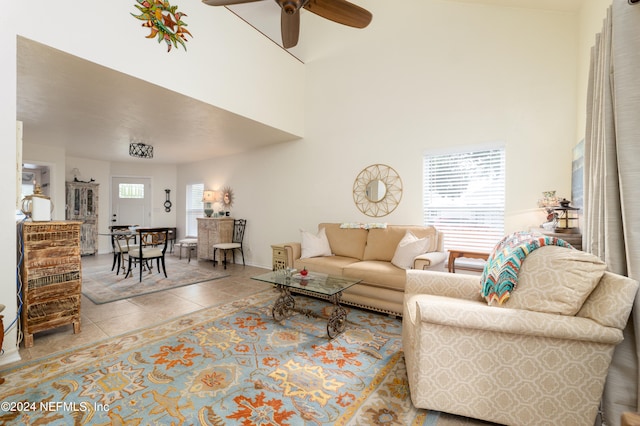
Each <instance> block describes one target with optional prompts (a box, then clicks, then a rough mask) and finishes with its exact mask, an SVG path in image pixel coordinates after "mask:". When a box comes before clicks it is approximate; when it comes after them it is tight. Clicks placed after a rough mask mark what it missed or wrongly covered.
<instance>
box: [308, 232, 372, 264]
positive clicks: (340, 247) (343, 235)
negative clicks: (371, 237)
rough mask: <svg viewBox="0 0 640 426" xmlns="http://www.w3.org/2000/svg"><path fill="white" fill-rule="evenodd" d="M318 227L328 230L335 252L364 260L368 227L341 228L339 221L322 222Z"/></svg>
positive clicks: (328, 236)
mask: <svg viewBox="0 0 640 426" xmlns="http://www.w3.org/2000/svg"><path fill="white" fill-rule="evenodd" d="M318 229H324V230H325V231H326V233H327V238H328V240H329V245H330V246H331V251H332V252H333V254H335V255H336V256H344V257H353V258H354V259H358V260H362V256H363V254H364V246H365V244H366V242H367V234H368V232H369V231H367V230H366V229H340V224H339V223H321V224H320V225H318Z"/></svg>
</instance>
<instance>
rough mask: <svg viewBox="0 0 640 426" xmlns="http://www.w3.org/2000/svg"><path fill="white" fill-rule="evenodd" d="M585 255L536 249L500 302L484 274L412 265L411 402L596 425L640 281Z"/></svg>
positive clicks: (490, 416)
mask: <svg viewBox="0 0 640 426" xmlns="http://www.w3.org/2000/svg"><path fill="white" fill-rule="evenodd" d="M563 250H564V252H563ZM558 253H560V254H561V255H564V256H565V258H564V259H561V261H559V260H558V256H560V255H559V254H558ZM588 256H591V255H588V254H587V253H584V252H579V251H577V250H572V249H568V248H561V247H541V248H539V249H537V250H535V251H533V252H531V254H529V255H528V256H527V257H526V258H525V260H524V262H523V263H522V269H521V270H520V272H519V274H518V284H517V286H516V288H515V289H514V291H513V293H512V295H511V297H510V298H509V299H508V300H507V301H506V302H504V303H503V304H502V305H501V306H489V304H488V303H487V301H486V300H484V299H483V298H481V296H480V291H479V290H480V280H479V277H478V276H471V275H460V274H449V273H441V272H429V271H408V272H407V287H406V290H405V305H404V309H405V312H404V316H403V349H404V356H405V361H406V366H407V374H408V379H409V388H410V391H411V400H412V401H413V404H414V405H415V406H416V407H419V408H424V409H429V410H436V411H442V412H448V413H453V414H457V415H462V416H466V417H472V418H477V419H482V420H486V421H491V422H495V423H500V424H505V425H518V426H526V425H535V426H540V425H553V426H556V425H593V424H594V420H595V418H596V415H597V411H598V405H599V402H600V398H601V395H602V391H603V387H604V383H605V379H606V376H607V371H608V368H609V364H610V362H611V358H612V355H613V351H614V348H615V347H616V345H617V344H618V343H620V342H621V341H622V340H623V332H622V330H623V329H624V327H625V324H626V322H627V319H628V317H629V313H630V311H631V307H632V304H633V300H634V297H635V294H636V291H637V288H638V283H637V282H636V281H634V280H632V279H629V278H626V277H623V276H620V275H616V274H613V273H610V272H605V268H606V265H604V264H601V265H600V264H598V262H592V261H591V260H589V259H588V258H587V257H588ZM569 257H572V258H573V259H574V260H573V265H574V266H571V262H570V261H569V260H567V259H568V258H569ZM593 257H595V256H593ZM585 259H586V260H585ZM598 261H599V260H598ZM576 265H577V266H576ZM583 278H584V279H583ZM591 283H592V284H591ZM583 284H584V285H583ZM519 292H520V293H519ZM527 306H531V308H529V309H527ZM574 312H575V313H574Z"/></svg>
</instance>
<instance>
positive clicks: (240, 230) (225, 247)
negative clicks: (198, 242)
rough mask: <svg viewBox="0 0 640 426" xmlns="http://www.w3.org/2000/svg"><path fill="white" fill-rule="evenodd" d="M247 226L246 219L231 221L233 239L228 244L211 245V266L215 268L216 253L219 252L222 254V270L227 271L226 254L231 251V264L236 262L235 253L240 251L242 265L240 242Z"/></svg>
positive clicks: (242, 253)
mask: <svg viewBox="0 0 640 426" xmlns="http://www.w3.org/2000/svg"><path fill="white" fill-rule="evenodd" d="M246 226H247V220H246V219H236V220H234V221H233V237H232V239H231V242H230V243H218V244H214V245H213V266H214V267H215V266H216V251H217V250H220V251H221V252H222V253H224V261H223V264H224V269H227V252H229V251H231V256H232V260H233V263H235V262H236V257H235V252H236V250H239V251H240V254H241V255H242V264H243V265H244V250H243V248H242V241H243V240H244V230H245V228H246ZM222 253H221V254H220V255H221V256H222Z"/></svg>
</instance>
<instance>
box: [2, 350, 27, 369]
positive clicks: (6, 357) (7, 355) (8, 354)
mask: <svg viewBox="0 0 640 426" xmlns="http://www.w3.org/2000/svg"><path fill="white" fill-rule="evenodd" d="M18 361H22V358H20V352H18V349H17V348H12V349H9V350H6V351H4V354H3V355H2V356H0V366H2V365H7V364H11V363H14V362H18Z"/></svg>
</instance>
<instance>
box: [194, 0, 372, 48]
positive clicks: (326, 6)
mask: <svg viewBox="0 0 640 426" xmlns="http://www.w3.org/2000/svg"><path fill="white" fill-rule="evenodd" d="M255 1H263V0H202V2H203V3H204V4H207V5H209V6H230V5H234V4H240V3H251V2H255ZM275 2H276V3H278V5H279V6H280V8H281V9H282V12H281V13H280V32H281V33H282V45H283V47H284V48H285V49H289V48H290V47H293V46H295V45H296V44H298V37H299V35H300V9H302V8H305V9H307V10H308V11H309V12H313V13H315V14H316V15H319V16H322V17H323V18H325V19H328V20H330V21H333V22H337V23H338V24H342V25H347V26H350V27H354V28H364V27H366V26H367V25H369V22H371V17H372V15H371V12H369V11H368V10H366V9H363V8H361V7H360V6H356V5H355V4H353V3H350V2H348V1H347V0H275Z"/></svg>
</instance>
